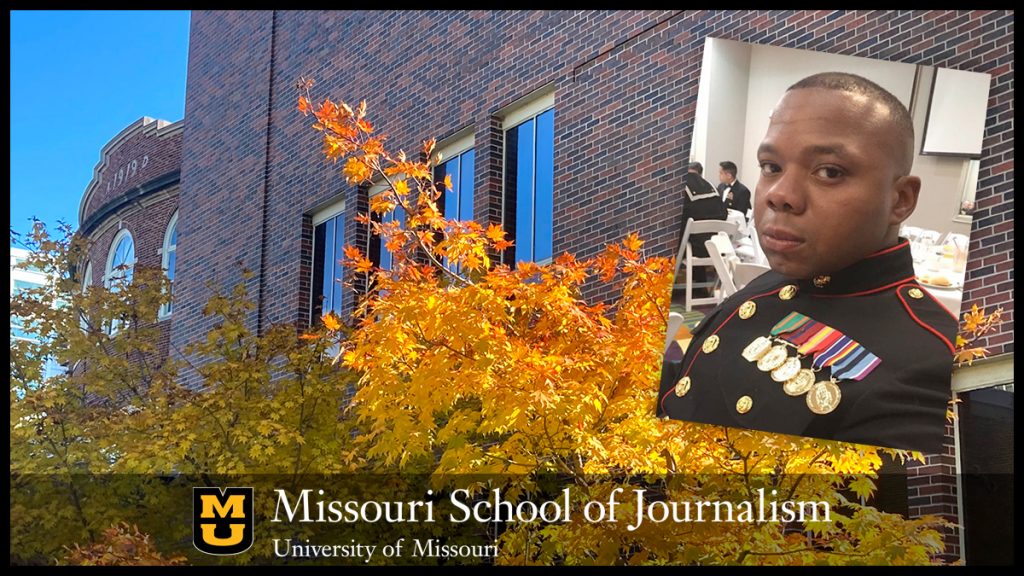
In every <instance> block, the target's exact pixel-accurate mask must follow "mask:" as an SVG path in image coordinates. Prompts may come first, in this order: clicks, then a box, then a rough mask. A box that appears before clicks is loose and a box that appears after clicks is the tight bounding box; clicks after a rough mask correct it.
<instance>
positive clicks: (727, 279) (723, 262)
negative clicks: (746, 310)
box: [704, 239, 736, 301]
mask: <svg viewBox="0 0 1024 576" xmlns="http://www.w3.org/2000/svg"><path fill="white" fill-rule="evenodd" d="M704 246H705V247H706V248H707V249H708V256H709V257H710V258H711V263H712V264H713V265H714V266H715V273H716V274H718V280H719V281H720V282H721V284H722V290H721V293H720V294H716V296H718V300H719V301H721V300H723V299H725V298H728V297H729V296H732V295H733V294H735V293H736V284H735V283H733V281H732V266H733V265H734V264H735V262H734V261H733V260H732V259H728V256H727V255H726V254H723V250H722V247H721V244H720V243H719V242H715V241H714V240H713V239H712V240H707V241H706V242H704ZM730 247H731V246H730Z"/></svg>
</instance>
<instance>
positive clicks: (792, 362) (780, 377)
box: [772, 356, 800, 382]
mask: <svg viewBox="0 0 1024 576" xmlns="http://www.w3.org/2000/svg"><path fill="white" fill-rule="evenodd" d="M799 371H800V359H799V358H797V357H796V356H793V357H790V358H786V361H785V362H783V363H782V366H779V367H778V368H776V369H775V370H772V380H775V381H776V382H786V381H787V380H789V379H790V378H792V377H794V376H796V374H797V372H799Z"/></svg>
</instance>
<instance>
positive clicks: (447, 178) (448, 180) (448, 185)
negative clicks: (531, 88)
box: [444, 174, 455, 192]
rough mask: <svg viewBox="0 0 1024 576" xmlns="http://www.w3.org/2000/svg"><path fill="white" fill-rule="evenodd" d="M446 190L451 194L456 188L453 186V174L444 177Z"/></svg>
mask: <svg viewBox="0 0 1024 576" xmlns="http://www.w3.org/2000/svg"><path fill="white" fill-rule="evenodd" d="M444 188H445V190H448V191H449V192H451V191H452V190H454V189H455V187H454V186H453V185H452V175H451V174H445V175H444Z"/></svg>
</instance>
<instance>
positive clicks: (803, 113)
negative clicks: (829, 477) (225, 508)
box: [657, 73, 957, 452]
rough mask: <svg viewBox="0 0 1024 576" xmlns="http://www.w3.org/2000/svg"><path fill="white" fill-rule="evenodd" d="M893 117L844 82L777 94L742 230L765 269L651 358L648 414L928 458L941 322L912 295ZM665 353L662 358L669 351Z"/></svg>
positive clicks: (906, 207) (897, 120)
mask: <svg viewBox="0 0 1024 576" xmlns="http://www.w3.org/2000/svg"><path fill="white" fill-rule="evenodd" d="M913 146H914V132H913V125H912V123H911V118H910V115H909V113H908V112H907V109H906V108H905V107H904V105H903V104H902V103H901V102H900V101H899V100H898V99H896V98H895V97H894V96H893V95H892V94H890V93H889V92H887V91H885V90H884V89H883V88H881V87H880V86H878V85H877V84H875V83H873V82H871V81H869V80H867V79H865V78H862V77H860V76H856V75H852V74H844V73H823V74H816V75H814V76H810V77H808V78H805V79H803V80H801V81H799V82H797V83H796V84H794V85H792V86H790V87H789V89H788V90H787V91H786V93H785V94H784V95H783V96H782V99H781V100H780V101H779V103H778V104H777V105H776V107H775V109H774V111H773V112H772V116H771V121H770V124H769V127H768V131H767V134H766V135H765V137H764V140H763V141H762V142H761V145H760V147H759V148H758V152H757V158H758V164H759V166H760V168H761V175H760V179H759V180H758V183H757V187H756V191H757V193H756V194H755V197H754V221H755V223H756V226H757V231H758V237H759V239H760V242H761V246H762V248H763V249H764V252H765V255H766V256H767V258H768V262H769V264H770V266H771V271H769V272H766V273H765V274H763V275H761V276H760V277H758V278H756V279H755V280H753V281H751V282H750V283H749V284H748V285H747V286H746V287H744V288H743V289H742V290H740V291H739V292H737V293H736V294H734V295H733V296H732V297H730V298H729V299H727V300H726V301H724V302H723V303H722V304H721V305H720V306H718V307H717V308H716V309H714V310H713V311H711V312H710V313H709V314H708V315H707V316H706V317H705V318H704V319H702V321H701V322H700V324H699V325H698V326H697V328H696V329H695V330H694V331H693V334H692V336H693V337H692V340H691V341H690V344H689V346H688V347H687V349H686V352H685V354H684V355H682V359H681V360H678V356H679V351H678V350H675V357H676V358H677V359H675V360H673V359H672V356H673V355H672V354H670V353H666V361H665V362H664V364H663V367H662V378H661V389H660V393H659V395H658V406H657V412H658V414H659V415H662V416H666V417H669V418H673V419H678V420H689V421H695V422H704V423H709V424H718V425H724V426H731V427H738V428H751V429H755V430H764V431H769V432H777V433H783V434H794V435H801V436H810V437H814V438H824V439H831V440H841V441H846V442H856V443H862V444H871V445H877V446H887V447H895V448H903V449H912V450H923V451H925V452H938V451H939V449H940V448H941V443H942V439H943V436H944V430H945V424H946V419H945V414H946V407H947V402H948V401H949V399H950V378H951V371H952V359H953V353H954V346H953V339H954V337H955V332H956V327H957V322H956V318H955V317H953V316H952V315H951V314H950V313H949V312H948V311H947V310H946V309H945V308H943V307H942V305H941V304H939V303H938V302H937V301H936V300H934V299H933V298H932V297H931V296H930V295H929V294H928V292H927V291H925V290H922V289H921V287H920V286H919V285H918V284H917V282H916V279H915V274H914V268H913V261H912V259H911V255H910V248H909V245H908V242H907V241H906V240H904V239H902V238H899V236H898V231H899V228H900V224H901V223H902V222H903V221H904V220H906V219H907V218H908V217H909V216H910V215H911V213H912V212H913V211H914V208H915V207H916V205H917V200H918V193H919V191H920V187H921V181H920V179H919V178H918V177H916V176H912V175H911V174H910V170H911V165H912V162H913V157H914V148H913ZM673 346H677V344H676V343H672V344H671V345H670V351H669V352H672V350H671V348H672V347H673Z"/></svg>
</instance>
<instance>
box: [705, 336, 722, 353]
mask: <svg viewBox="0 0 1024 576" xmlns="http://www.w3.org/2000/svg"><path fill="white" fill-rule="evenodd" d="M718 342H719V339H718V336H717V335H715V334H712V335H711V336H708V338H707V340H705V341H704V344H703V345H702V346H701V347H700V349H701V350H703V351H704V353H705V354H711V353H712V352H714V351H715V349H717V348H718Z"/></svg>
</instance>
